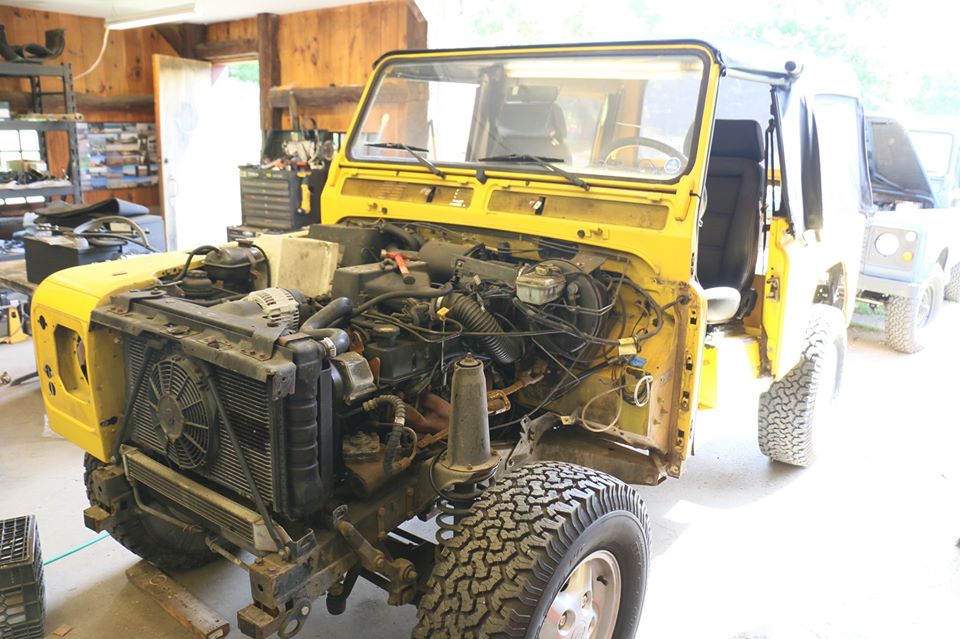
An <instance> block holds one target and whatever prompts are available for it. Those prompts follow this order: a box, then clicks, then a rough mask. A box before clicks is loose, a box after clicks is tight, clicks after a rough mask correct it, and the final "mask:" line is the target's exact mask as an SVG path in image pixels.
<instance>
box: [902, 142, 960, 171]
mask: <svg viewBox="0 0 960 639" xmlns="http://www.w3.org/2000/svg"><path fill="white" fill-rule="evenodd" d="M910 139H911V140H912V141H913V147H914V148H915V149H916V150H917V155H919V156H920V163H921V164H923V169H924V170H925V171H926V172H927V175H929V176H930V177H934V178H942V177H943V176H945V175H946V174H947V171H949V170H950V152H951V151H952V150H953V136H952V135H950V134H949V133H943V132H940V131H910Z"/></svg>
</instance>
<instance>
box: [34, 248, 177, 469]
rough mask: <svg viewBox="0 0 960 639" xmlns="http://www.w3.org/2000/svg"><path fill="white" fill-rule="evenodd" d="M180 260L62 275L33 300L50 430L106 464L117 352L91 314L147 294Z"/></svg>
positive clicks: (116, 405)
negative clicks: (120, 297)
mask: <svg viewBox="0 0 960 639" xmlns="http://www.w3.org/2000/svg"><path fill="white" fill-rule="evenodd" d="M184 259H185V258H184V256H183V255H182V254H180V253H164V254H161V255H150V256H144V257H138V258H134V259H128V260H122V261H117V262H103V263H100V264H91V265H89V266H80V267H76V268H71V269H66V270H63V271H60V272H58V273H54V274H53V275H51V276H50V277H48V278H47V279H45V280H44V281H43V283H42V284H40V286H39V287H38V288H37V291H36V293H35V294H34V296H33V304H32V313H31V318H32V321H33V339H34V348H35V349H36V356H37V371H38V372H39V374H40V390H41V392H42V394H43V400H44V404H45V405H46V409H47V417H48V419H49V420H50V427H51V428H52V429H53V430H54V432H56V433H59V434H60V435H62V436H63V437H65V438H66V439H68V440H70V441H71V442H73V443H74V444H76V445H77V446H79V447H81V448H83V449H84V450H86V451H87V452H89V453H90V454H92V455H94V456H95V457H97V458H98V459H101V460H104V461H106V459H107V457H109V451H110V450H111V447H112V445H113V441H114V437H115V435H116V428H117V425H118V424H119V422H120V420H121V419H122V414H123V406H124V402H125V401H126V387H125V386H124V383H123V382H124V369H123V353H122V345H121V341H120V339H119V337H118V336H116V335H114V334H113V332H112V331H109V330H106V329H104V328H102V327H101V328H99V329H97V330H90V313H91V312H92V311H93V309H95V308H96V307H98V306H102V305H104V304H107V303H109V301H110V297H111V295H113V294H114V293H117V292H119V291H123V290H129V289H134V288H146V287H149V286H151V285H153V284H155V283H156V282H157V278H156V276H155V274H156V273H159V272H163V271H169V270H172V269H177V268H179V267H180V266H182V265H183V262H184Z"/></svg>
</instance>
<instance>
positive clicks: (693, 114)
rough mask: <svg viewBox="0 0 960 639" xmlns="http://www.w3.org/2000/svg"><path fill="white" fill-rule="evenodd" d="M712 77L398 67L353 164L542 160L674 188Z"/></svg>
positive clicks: (582, 62)
mask: <svg viewBox="0 0 960 639" xmlns="http://www.w3.org/2000/svg"><path fill="white" fill-rule="evenodd" d="M704 72H705V63H704V60H703V59H702V58H701V57H699V56H697V55H695V54H688V55H680V54H670V55H664V54H662V53H661V54H658V55H649V54H643V55H641V54H631V55H629V56H628V55H623V54H620V55H603V56H600V55H580V56H579V57H556V56H549V57H548V56H546V55H543V54H541V55H540V56H531V55H525V56H514V57H506V56H493V55H491V56H483V57H476V56H474V57H469V58H464V57H461V58H448V59H442V58H441V59H437V58H433V59H431V60H429V61H396V62H392V63H390V64H389V65H388V66H387V67H386V68H385V69H384V70H383V72H382V73H381V75H380V78H379V81H378V84H377V86H376V87H375V89H374V91H373V92H372V97H371V98H369V99H368V101H367V106H366V108H365V109H364V111H363V114H362V115H361V118H360V121H359V126H358V127H356V128H355V130H354V134H353V137H352V139H351V144H350V147H349V152H348V156H349V158H350V159H354V160H366V161H377V162H384V161H387V162H397V163H406V164H411V165H413V164H416V163H418V159H417V158H416V157H414V156H413V154H417V155H419V156H421V158H423V159H427V160H429V161H430V162H432V163H434V164H436V165H441V166H444V165H446V166H451V165H452V166H464V167H468V168H471V169H479V168H488V169H489V168H496V169H498V170H522V171H524V172H530V171H546V170H547V169H546V168H545V167H544V166H543V165H542V164H537V163H535V161H534V160H533V158H538V159H540V160H545V161H547V162H549V163H551V164H553V165H555V166H556V167H557V168H561V169H563V170H564V171H567V172H570V173H577V174H582V175H585V176H588V177H589V176H598V177H601V176H602V177H614V176H615V177H630V178H636V179H643V180H656V181H673V180H675V179H676V178H677V176H678V175H680V174H682V173H683V172H684V171H686V169H687V168H688V165H689V157H690V152H691V146H692V145H693V142H694V140H695V139H696V130H697V126H696V124H697V113H698V109H699V106H700V102H701V93H702V91H703V86H704ZM398 144H402V145H404V146H405V147H406V148H402V147H398V146H397V145H398ZM372 145H377V146H372ZM387 147H389V148H387ZM419 163H421V164H422V162H419ZM518 165H522V168H520V167H519V166H518Z"/></svg>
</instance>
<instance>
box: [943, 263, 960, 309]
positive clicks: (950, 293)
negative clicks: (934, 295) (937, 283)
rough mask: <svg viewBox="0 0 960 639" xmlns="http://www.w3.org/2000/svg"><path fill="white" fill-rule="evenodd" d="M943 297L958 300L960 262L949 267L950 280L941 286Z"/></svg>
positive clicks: (959, 292)
mask: <svg viewBox="0 0 960 639" xmlns="http://www.w3.org/2000/svg"><path fill="white" fill-rule="evenodd" d="M943 299H945V300H948V301H951V302H960V262H958V263H956V264H954V265H953V268H952V269H950V281H949V282H947V285H946V286H944V287H943Z"/></svg>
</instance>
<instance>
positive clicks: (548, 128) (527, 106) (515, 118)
mask: <svg viewBox="0 0 960 639" xmlns="http://www.w3.org/2000/svg"><path fill="white" fill-rule="evenodd" d="M497 131H498V133H499V134H500V135H501V136H522V137H543V138H546V137H552V138H557V139H560V140H562V139H563V138H565V137H566V136H567V125H566V120H565V118H564V117H563V110H562V109H561V108H560V106H559V105H557V104H554V103H553V102H504V104H503V106H502V107H501V108H500V116H499V117H498V118H497Z"/></svg>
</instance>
